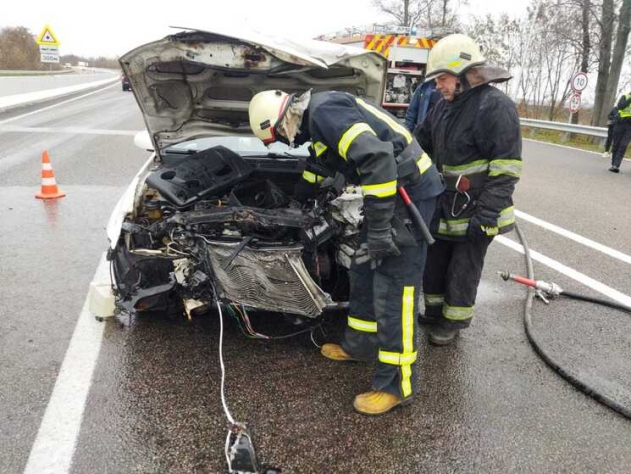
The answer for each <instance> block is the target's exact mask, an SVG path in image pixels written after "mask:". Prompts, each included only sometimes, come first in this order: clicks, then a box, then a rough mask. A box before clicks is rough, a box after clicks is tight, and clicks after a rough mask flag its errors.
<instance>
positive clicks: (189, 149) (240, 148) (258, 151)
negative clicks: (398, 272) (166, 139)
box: [164, 137, 309, 157]
mask: <svg viewBox="0 0 631 474" xmlns="http://www.w3.org/2000/svg"><path fill="white" fill-rule="evenodd" d="M218 145H222V146H225V147H226V148H229V149H230V150H232V151H234V152H235V153H238V154H239V155H241V156H278V155H283V156H295V157H304V156H309V150H308V146H309V143H308V142H307V143H305V144H304V145H301V146H300V147H297V148H289V146H287V145H285V144H283V143H272V144H271V145H269V146H265V145H264V144H263V142H262V141H261V140H259V139H258V138H256V137H207V138H197V139H195V140H189V141H186V142H182V143H178V144H177V145H173V146H170V147H168V148H166V149H165V150H164V151H165V152H166V153H186V154H189V153H196V152H198V151H202V150H206V149H208V148H212V147H214V146H218Z"/></svg>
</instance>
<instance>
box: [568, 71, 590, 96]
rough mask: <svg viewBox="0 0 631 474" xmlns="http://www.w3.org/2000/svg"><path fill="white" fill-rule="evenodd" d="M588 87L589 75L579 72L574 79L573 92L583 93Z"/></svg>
mask: <svg viewBox="0 0 631 474" xmlns="http://www.w3.org/2000/svg"><path fill="white" fill-rule="evenodd" d="M586 87H587V74H585V73H584V72H579V73H577V74H574V77H572V90H574V91H576V92H581V91H582V90H584V89H585V88H586Z"/></svg>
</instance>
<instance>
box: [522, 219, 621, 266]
mask: <svg viewBox="0 0 631 474" xmlns="http://www.w3.org/2000/svg"><path fill="white" fill-rule="evenodd" d="M515 215H516V216H517V217H519V218H520V219H523V220H525V221H528V222H530V223H532V224H535V225H538V226H539V227H543V228H544V229H547V230H549V231H552V232H554V233H556V234H559V235H561V236H563V237H566V238H568V239H570V240H573V241H574V242H578V243H579V244H583V245H585V246H586V247H590V248H592V249H594V250H597V251H599V252H602V253H604V254H605V255H609V256H610V257H613V258H617V259H618V260H620V261H621V262H624V263H628V264H631V255H627V254H626V253H622V252H620V251H618V250H616V249H612V248H611V247H607V246H606V245H603V244H600V243H598V242H595V241H593V240H591V239H588V238H587V237H583V236H582V235H579V234H575V233H574V232H572V231H569V230H567V229H564V228H563V227H559V226H557V225H554V224H551V223H549V222H546V221H544V220H542V219H539V218H538V217H535V216H531V215H530V214H526V213H525V212H523V211H519V210H517V209H515Z"/></svg>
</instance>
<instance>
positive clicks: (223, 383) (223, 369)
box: [215, 299, 234, 436]
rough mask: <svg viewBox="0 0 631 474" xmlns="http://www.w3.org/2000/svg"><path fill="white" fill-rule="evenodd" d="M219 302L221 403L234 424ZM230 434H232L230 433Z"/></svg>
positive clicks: (229, 419)
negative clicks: (229, 398)
mask: <svg viewBox="0 0 631 474" xmlns="http://www.w3.org/2000/svg"><path fill="white" fill-rule="evenodd" d="M215 302H216V303H217V310H218V311H219V364H220V365H221V404H222V405H223V411H224V413H225V414H226V418H228V421H229V422H230V424H231V425H234V418H232V415H231V414H230V410H229V409H228V404H227V403H226V366H225V364H224V361H223V312H222V311H221V304H220V303H219V300H218V299H215ZM228 436H230V435H229V434H228Z"/></svg>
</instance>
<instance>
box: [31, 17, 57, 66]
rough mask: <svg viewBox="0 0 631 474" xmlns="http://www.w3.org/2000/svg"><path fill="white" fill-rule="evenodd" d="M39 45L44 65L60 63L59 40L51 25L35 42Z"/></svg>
mask: <svg viewBox="0 0 631 474" xmlns="http://www.w3.org/2000/svg"><path fill="white" fill-rule="evenodd" d="M35 41H36V42H37V44H38V45H39V53H40V61H41V62H43V63H58V62H59V44H60V43H59V40H58V39H57V36H56V35H55V33H53V30H52V28H51V27H50V26H49V25H46V26H44V28H43V29H42V31H41V32H40V34H39V35H38V36H37V39H36V40H35Z"/></svg>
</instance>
